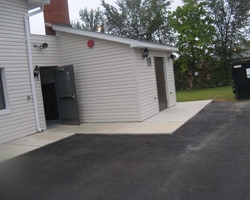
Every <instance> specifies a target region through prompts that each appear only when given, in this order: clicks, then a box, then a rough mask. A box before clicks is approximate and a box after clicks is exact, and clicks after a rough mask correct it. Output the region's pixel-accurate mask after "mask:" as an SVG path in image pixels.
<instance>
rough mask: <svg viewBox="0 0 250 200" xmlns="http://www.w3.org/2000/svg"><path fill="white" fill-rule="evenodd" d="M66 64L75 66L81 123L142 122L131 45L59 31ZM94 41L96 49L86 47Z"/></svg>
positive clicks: (63, 62) (63, 61)
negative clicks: (90, 41) (88, 42)
mask: <svg viewBox="0 0 250 200" xmlns="http://www.w3.org/2000/svg"><path fill="white" fill-rule="evenodd" d="M58 34H59V41H60V48H59V49H60V53H61V59H62V64H63V65H71V64H73V65H74V71H75V79H76V88H77V99H78V105H79V113H80V120H81V123H83V122H130V121H140V118H139V108H138V99H137V89H136V77H135V73H134V65H133V51H132V49H131V48H130V46H129V45H125V44H121V43H117V42H110V41H106V40H101V39H93V38H88V37H84V36H79V35H75V34H67V33H62V32H59V33H58ZM89 39H92V40H94V42H95V44H94V47H93V48H89V47H88V46H87V41H88V40H89Z"/></svg>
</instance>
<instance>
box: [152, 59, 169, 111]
mask: <svg viewBox="0 0 250 200" xmlns="http://www.w3.org/2000/svg"><path fill="white" fill-rule="evenodd" d="M156 59H161V60H162V66H161V67H162V68H163V73H164V74H163V77H164V91H165V100H166V105H165V106H164V109H161V107H160V98H159V93H158V78H159V77H158V76H157V72H156V62H155V60H156ZM154 68H155V80H156V89H157V97H158V106H159V111H160V112H161V111H163V110H165V109H167V108H168V99H169V98H168V94H167V78H166V62H165V57H160V56H154Z"/></svg>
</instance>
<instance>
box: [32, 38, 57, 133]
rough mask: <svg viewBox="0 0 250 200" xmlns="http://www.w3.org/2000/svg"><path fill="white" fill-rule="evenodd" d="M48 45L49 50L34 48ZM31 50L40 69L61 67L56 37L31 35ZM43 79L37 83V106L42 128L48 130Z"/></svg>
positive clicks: (34, 61) (35, 63) (34, 62)
mask: <svg viewBox="0 0 250 200" xmlns="http://www.w3.org/2000/svg"><path fill="white" fill-rule="evenodd" d="M42 43H47V44H48V45H49V46H48V48H47V49H42V50H41V49H38V48H34V47H33V44H42ZM31 49H32V57H33V64H34V66H36V65H38V66H39V67H52V66H60V59H59V58H60V57H59V45H58V38H57V37H55V36H42V35H31ZM40 80H41V79H40V78H39V81H35V83H36V94H37V104H38V112H39V113H38V114H39V120H40V125H41V128H42V129H44V130H46V129H47V126H46V120H45V113H44V105H43V96H42V90H41V81H40Z"/></svg>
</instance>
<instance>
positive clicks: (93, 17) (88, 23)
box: [72, 8, 103, 31]
mask: <svg viewBox="0 0 250 200" xmlns="http://www.w3.org/2000/svg"><path fill="white" fill-rule="evenodd" d="M79 15H80V19H81V21H77V22H75V23H74V22H73V23H72V26H73V27H75V28H80V29H86V30H92V31H96V30H97V28H98V27H102V26H103V15H102V13H101V12H100V9H99V8H97V9H96V10H94V9H91V10H90V11H88V9H87V8H85V9H84V10H82V9H81V10H80V11H79Z"/></svg>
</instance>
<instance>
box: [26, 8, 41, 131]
mask: <svg viewBox="0 0 250 200" xmlns="http://www.w3.org/2000/svg"><path fill="white" fill-rule="evenodd" d="M41 12H43V7H41V8H40V9H39V10H36V11H34V12H32V13H27V14H26V15H25V16H24V23H25V35H26V43H27V52H28V62H29V71H30V81H31V90H32V97H33V105H34V111H35V119H36V128H37V131H38V132H43V129H42V128H41V125H40V120H39V116H38V106H37V97H36V85H35V78H34V69H33V59H32V52H31V46H30V44H31V43H30V28H29V17H31V16H34V15H37V14H39V13H41Z"/></svg>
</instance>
